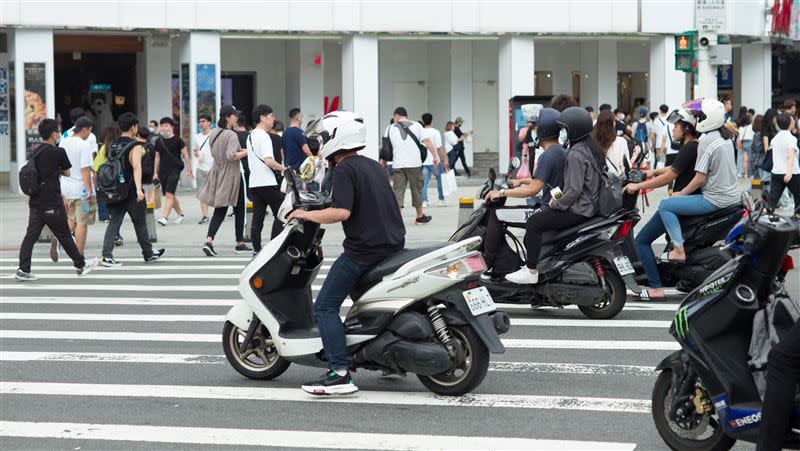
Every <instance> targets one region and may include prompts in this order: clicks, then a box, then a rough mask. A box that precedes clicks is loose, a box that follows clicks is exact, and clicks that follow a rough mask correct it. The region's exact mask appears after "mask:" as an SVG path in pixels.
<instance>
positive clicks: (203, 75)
mask: <svg viewBox="0 0 800 451" xmlns="http://www.w3.org/2000/svg"><path fill="white" fill-rule="evenodd" d="M203 114H205V115H207V116H208V117H210V118H211V122H214V118H215V117H216V116H217V66H216V64H198V65H197V117H200V115H203ZM196 127H197V133H200V124H199V123H198V124H197V125H196Z"/></svg>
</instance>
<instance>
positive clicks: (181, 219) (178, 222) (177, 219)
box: [172, 215, 184, 224]
mask: <svg viewBox="0 0 800 451" xmlns="http://www.w3.org/2000/svg"><path fill="white" fill-rule="evenodd" d="M183 217H184V216H183V215H180V216H178V217H177V218H175V220H174V221H172V222H173V223H174V224H180V223H182V222H183Z"/></svg>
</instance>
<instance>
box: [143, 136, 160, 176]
mask: <svg viewBox="0 0 800 451" xmlns="http://www.w3.org/2000/svg"><path fill="white" fill-rule="evenodd" d="M157 139H158V138H156V139H148V140H147V142H146V143H144V144H142V147H144V155H142V184H147V183H153V176H154V175H155V170H156V141H157Z"/></svg>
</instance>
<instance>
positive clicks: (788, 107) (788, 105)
mask: <svg viewBox="0 0 800 451" xmlns="http://www.w3.org/2000/svg"><path fill="white" fill-rule="evenodd" d="M794 106H797V102H795V101H794V100H793V99H786V100H784V101H783V109H784V110H791V109H792V107H794Z"/></svg>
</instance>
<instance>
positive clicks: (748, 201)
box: [742, 191, 755, 213]
mask: <svg viewBox="0 0 800 451" xmlns="http://www.w3.org/2000/svg"><path fill="white" fill-rule="evenodd" d="M742 205H744V208H745V209H746V210H747V211H748V212H750V213H753V208H754V207H755V205H754V204H753V198H752V197H750V194H748V193H747V192H746V191H745V192H742Z"/></svg>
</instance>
